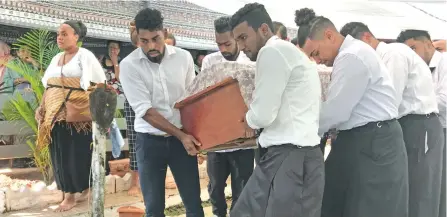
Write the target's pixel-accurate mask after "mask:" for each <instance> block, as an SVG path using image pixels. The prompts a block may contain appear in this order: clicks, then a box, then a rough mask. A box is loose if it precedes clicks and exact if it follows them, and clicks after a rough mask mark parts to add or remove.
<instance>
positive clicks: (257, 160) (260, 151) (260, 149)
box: [254, 143, 267, 165]
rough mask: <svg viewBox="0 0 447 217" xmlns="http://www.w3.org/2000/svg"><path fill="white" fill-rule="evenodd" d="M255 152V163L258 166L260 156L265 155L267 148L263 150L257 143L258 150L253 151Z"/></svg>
mask: <svg viewBox="0 0 447 217" xmlns="http://www.w3.org/2000/svg"><path fill="white" fill-rule="evenodd" d="M254 151H255V162H256V165H258V164H259V161H260V160H261V158H262V156H264V154H265V153H267V148H263V147H262V146H261V145H260V144H259V143H258V148H257V149H255V150H254Z"/></svg>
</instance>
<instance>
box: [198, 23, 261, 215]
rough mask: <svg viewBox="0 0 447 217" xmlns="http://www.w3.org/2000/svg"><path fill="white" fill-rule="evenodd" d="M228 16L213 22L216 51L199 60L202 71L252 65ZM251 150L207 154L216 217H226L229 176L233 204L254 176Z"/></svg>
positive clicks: (210, 187)
mask: <svg viewBox="0 0 447 217" xmlns="http://www.w3.org/2000/svg"><path fill="white" fill-rule="evenodd" d="M230 21H231V17H229V16H224V17H220V18H218V19H216V20H215V21H214V29H215V35H216V43H217V46H218V47H219V52H215V53H212V54H208V55H207V56H206V57H205V58H203V61H202V70H201V71H202V72H203V70H204V69H206V68H208V67H211V66H212V65H214V64H216V63H221V62H225V61H236V62H240V63H247V64H254V62H252V61H250V59H248V57H247V56H245V54H244V53H243V52H241V51H240V50H239V48H238V46H237V44H236V41H235V40H234V37H233V33H232V31H231V25H230ZM253 159H254V151H253V149H252V148H250V149H231V150H223V151H215V152H208V160H207V170H208V177H209V178H210V182H209V184H208V193H209V195H210V200H211V204H212V206H213V214H214V216H216V217H225V216H226V215H227V202H226V199H225V192H224V191H225V186H226V181H227V179H228V176H229V175H231V190H232V198H233V201H232V205H231V208H233V207H234V204H235V203H236V201H237V198H238V197H239V195H240V194H241V192H242V189H243V188H244V186H245V183H247V181H248V179H249V178H250V176H251V174H252V173H253V167H254V162H253Z"/></svg>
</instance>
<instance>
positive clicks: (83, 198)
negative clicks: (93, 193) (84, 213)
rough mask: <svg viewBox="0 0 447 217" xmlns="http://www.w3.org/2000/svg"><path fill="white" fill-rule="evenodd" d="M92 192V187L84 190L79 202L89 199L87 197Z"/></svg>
mask: <svg viewBox="0 0 447 217" xmlns="http://www.w3.org/2000/svg"><path fill="white" fill-rule="evenodd" d="M89 194H90V188H88V189H85V190H84V191H82V193H81V195H80V196H79V197H78V199H77V202H82V201H85V200H87V198H88V197H89Z"/></svg>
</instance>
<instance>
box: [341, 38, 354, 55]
mask: <svg viewBox="0 0 447 217" xmlns="http://www.w3.org/2000/svg"><path fill="white" fill-rule="evenodd" d="M354 40H355V39H354V38H353V37H352V36H351V35H347V36H346V37H345V40H343V43H342V44H341V46H340V49H338V52H340V51H342V50H343V49H345V48H347V47H348V46H349V45H350V44H351V43H352V41H354Z"/></svg>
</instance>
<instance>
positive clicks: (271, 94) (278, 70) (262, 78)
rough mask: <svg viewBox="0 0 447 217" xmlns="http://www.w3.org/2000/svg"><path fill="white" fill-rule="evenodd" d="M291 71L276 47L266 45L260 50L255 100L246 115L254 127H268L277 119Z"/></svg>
mask: <svg viewBox="0 0 447 217" xmlns="http://www.w3.org/2000/svg"><path fill="white" fill-rule="evenodd" d="M290 71H291V70H290V66H289V64H288V63H287V62H286V59H285V57H284V56H283V55H282V54H281V53H280V52H279V51H278V50H277V49H276V48H274V47H265V48H264V49H263V50H261V51H260V53H259V56H258V60H257V66H256V76H255V90H254V93H253V101H252V103H251V104H250V109H249V110H248V112H247V114H246V117H245V119H246V120H247V124H248V126H250V127H251V128H252V129H261V128H265V127H268V126H269V125H270V124H271V123H272V122H273V121H274V120H275V119H276V116H277V115H278V111H279V108H280V107H281V99H282V95H283V93H284V90H285V88H286V86H287V83H288V81H289V77H290Z"/></svg>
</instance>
